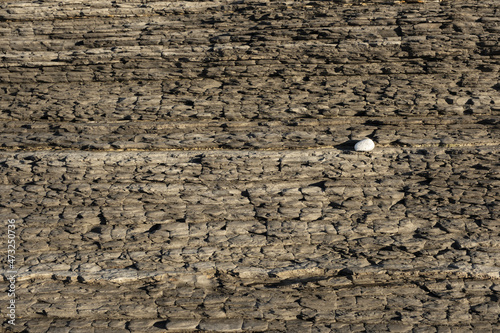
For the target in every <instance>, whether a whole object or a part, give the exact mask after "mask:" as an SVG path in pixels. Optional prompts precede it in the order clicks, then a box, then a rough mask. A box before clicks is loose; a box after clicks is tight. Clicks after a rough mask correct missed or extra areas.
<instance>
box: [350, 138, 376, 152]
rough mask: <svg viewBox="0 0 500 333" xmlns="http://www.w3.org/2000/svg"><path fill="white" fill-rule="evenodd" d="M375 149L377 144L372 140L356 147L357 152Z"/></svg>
mask: <svg viewBox="0 0 500 333" xmlns="http://www.w3.org/2000/svg"><path fill="white" fill-rule="evenodd" d="M373 148H375V143H373V141H372V140H371V139H368V138H367V139H363V140H361V141H359V142H358V143H356V144H355V145H354V150H355V151H371V150H373Z"/></svg>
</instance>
